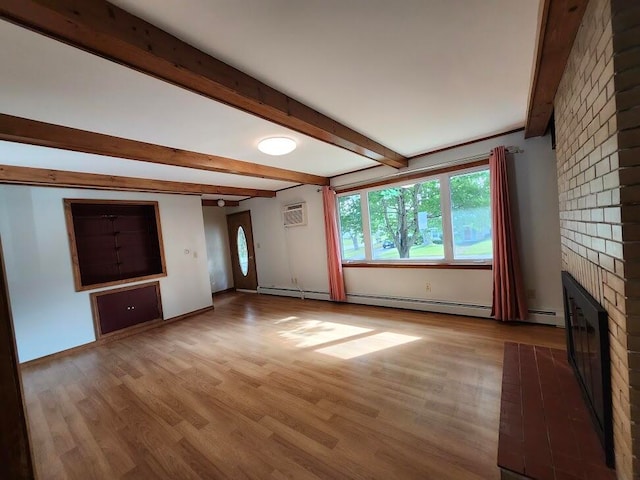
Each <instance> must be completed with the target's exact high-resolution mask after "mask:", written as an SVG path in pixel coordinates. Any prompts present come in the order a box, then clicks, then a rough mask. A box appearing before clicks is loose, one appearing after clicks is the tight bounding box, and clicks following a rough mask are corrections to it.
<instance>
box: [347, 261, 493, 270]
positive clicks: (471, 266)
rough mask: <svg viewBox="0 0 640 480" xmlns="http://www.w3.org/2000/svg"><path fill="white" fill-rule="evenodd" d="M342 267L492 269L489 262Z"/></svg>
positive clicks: (351, 263)
mask: <svg viewBox="0 0 640 480" xmlns="http://www.w3.org/2000/svg"><path fill="white" fill-rule="evenodd" d="M342 268H431V269H436V270H491V269H492V268H493V265H491V264H489V263H477V264H474V263H418V262H411V263H409V262H407V263H387V262H375V261H373V262H342Z"/></svg>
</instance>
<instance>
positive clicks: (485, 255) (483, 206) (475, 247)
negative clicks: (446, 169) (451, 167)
mask: <svg viewBox="0 0 640 480" xmlns="http://www.w3.org/2000/svg"><path fill="white" fill-rule="evenodd" d="M449 188H450V190H451V225H452V230H453V258H455V259H456V260H458V259H459V260H463V259H490V258H491V257H492V253H493V245H492V242H491V198H490V194H489V193H490V192H489V170H483V171H480V172H474V173H466V174H462V175H452V176H451V178H450V181H449Z"/></svg>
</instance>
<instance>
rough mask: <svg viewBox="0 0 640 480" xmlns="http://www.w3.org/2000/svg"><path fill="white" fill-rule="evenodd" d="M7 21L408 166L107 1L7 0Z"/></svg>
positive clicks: (1, 12) (1, 7) (0, 6)
mask: <svg viewBox="0 0 640 480" xmlns="http://www.w3.org/2000/svg"><path fill="white" fill-rule="evenodd" d="M0 17H1V18H4V19H6V20H9V21H11V22H13V23H16V24H18V25H21V26H23V27H26V28H29V29H31V30H34V31H36V32H39V33H42V34H44V35H47V36H49V37H52V38H55V39H57V40H60V41H62V42H64V43H67V44H69V45H72V46H74V47H78V48H81V49H83V50H86V51H88V52H91V53H95V54H97V55H99V56H101V57H104V58H106V59H109V60H112V61H114V62H117V63H120V64H122V65H125V66H127V67H130V68H133V69H135V70H138V71H140V72H143V73H146V74H148V75H151V76H153V77H156V78H159V79H161V80H165V81H167V82H169V83H171V84H174V85H177V86H179V87H182V88H185V89H187V90H190V91H192V92H195V93H198V94H200V95H203V96H205V97H208V98H211V99H214V100H217V101H220V102H223V103H225V104H227V105H231V106H232V107H235V108H238V109H240V110H244V111H245V112H249V113H252V114H254V115H257V116H258V117H261V118H264V119H266V120H269V121H272V122H274V123H277V124H279V125H282V126H284V127H287V128H290V129H292V130H296V131H298V132H300V133H303V134H305V135H309V136H311V137H313V138H316V139H318V140H321V141H323V142H326V143H330V144H332V145H335V146H338V147H341V148H344V149H346V150H350V151H352V152H354V153H357V154H359V155H362V156H364V157H367V158H369V159H371V160H375V161H378V162H380V163H383V164H386V165H389V166H392V167H395V168H400V167H406V166H407V163H408V162H407V159H406V158H405V157H404V156H402V155H400V154H399V153H397V152H394V151H393V150H391V149H389V148H387V147H385V146H384V145H381V144H379V143H377V142H376V141H374V140H372V139H371V138H368V137H366V136H365V135H363V134H361V133H358V132H356V131H355V130H353V129H351V128H349V127H347V126H346V125H343V124H341V123H339V122H337V121H335V120H333V119H331V118H329V117H327V116H326V115H323V114H321V113H320V112H318V111H316V110H314V109H312V108H310V107H308V106H306V105H304V104H302V103H300V102H298V101H296V100H294V99H293V98H291V97H288V96H287V95H285V94H284V93H282V92H280V91H278V90H276V89H274V88H272V87H270V86H268V85H266V84H264V83H262V82H261V81H259V80H257V79H255V78H253V77H251V76H249V75H247V74H246V73H243V72H241V71H240V70H238V69H236V68H233V67H231V66H230V65H227V64H226V63H224V62H222V61H220V60H218V59H216V58H214V57H211V56H210V55H207V54H206V53H204V52H202V51H200V50H198V49H197V48H195V47H192V46H191V45H189V44H187V43H185V42H183V41H182V40H180V39H178V38H176V37H174V36H173V35H171V34H169V33H167V32H165V31H164V30H161V29H159V28H157V27H155V26H153V25H152V24H150V23H148V22H146V21H144V20H142V19H141V18H139V17H136V16H134V15H132V14H130V13H128V12H126V11H125V10H122V9H121V8H118V7H116V6H115V5H112V4H110V3H109V2H107V1H105V0H83V1H82V2H79V1H77V0H2V2H1V3H0Z"/></svg>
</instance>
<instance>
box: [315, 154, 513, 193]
mask: <svg viewBox="0 0 640 480" xmlns="http://www.w3.org/2000/svg"><path fill="white" fill-rule="evenodd" d="M506 151H507V153H509V154H515V153H523V152H524V150H523V149H521V148H520V147H516V146H510V147H507V148H506ZM489 155H491V152H487V153H481V154H478V155H472V156H469V157H464V158H459V159H457V160H454V161H452V162H443V163H438V164H435V165H429V166H427V167H421V168H415V169H412V170H410V169H408V168H407V169H404V170H399V171H397V172H395V173H392V174H390V175H384V176H382V177H375V178H368V179H367V180H359V181H357V182H352V183H345V184H344V185H337V186H335V187H331V188H332V189H334V190H342V189H347V188H353V187H357V186H359V185H366V184H368V183H371V182H380V181H384V180H393V179H394V178H396V177H402V176H403V175H406V174H414V173H421V172H429V171H430V170H437V169H439V168H443V167H453V166H456V165H460V164H463V163H468V162H473V161H475V160H482V159H483V158H487V157H488V156H489ZM345 175H348V173H347V174H345ZM318 191H319V190H318Z"/></svg>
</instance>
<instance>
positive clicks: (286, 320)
mask: <svg viewBox="0 0 640 480" xmlns="http://www.w3.org/2000/svg"><path fill="white" fill-rule="evenodd" d="M298 318H299V317H284V318H281V319H280V320H276V321H275V322H273V323H275V324H276V325H278V324H280V323H287V322H290V321H292V320H298Z"/></svg>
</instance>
